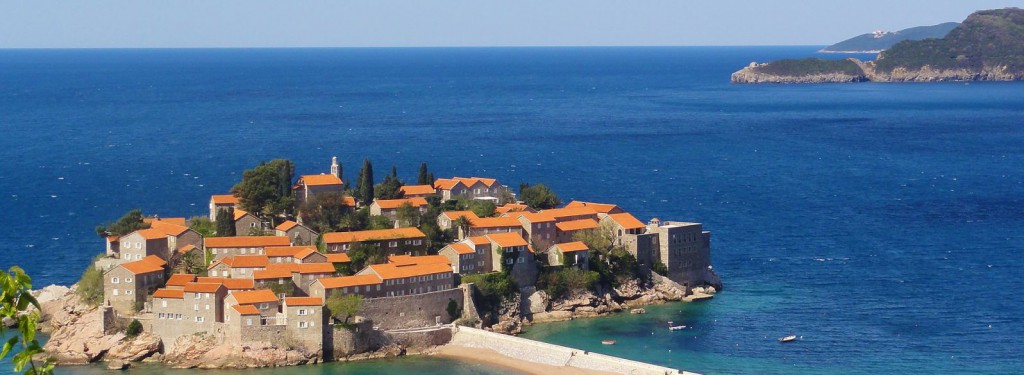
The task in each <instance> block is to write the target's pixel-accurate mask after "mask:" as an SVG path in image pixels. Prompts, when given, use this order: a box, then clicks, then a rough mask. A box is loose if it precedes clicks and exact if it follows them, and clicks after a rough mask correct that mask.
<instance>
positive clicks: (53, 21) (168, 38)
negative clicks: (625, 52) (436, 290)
mask: <svg viewBox="0 0 1024 375" xmlns="http://www.w3.org/2000/svg"><path fill="white" fill-rule="evenodd" d="M1008 6H1018V7H1024V0H1016V1H1010V0H1001V1H997V0H906V1H904V0H858V1H832V0H746V1H738V0H670V1H664V0H651V1H644V0H641V1H604V0H561V1H560V0H508V1H492V0H360V1H345V0H333V1H310V0H297V1H291V0H275V1H264V0H201V1H200V0H159V1H157V0H85V1H66V0H61V1H57V0H0V48H110V47H117V48H121V47H127V48H132V47H147V48H152V47H367V46H369V47H382V46H414V47H419V46H622V45H669V46H680V45H681V46H692V45H826V44H831V43H834V42H838V41H840V40H842V39H846V38H848V37H852V36H855V35H858V34H862V33H865V32H870V31H873V30H898V29H902V28H906V27H912V26H921V25H932V24H937V23H942V22H948V21H961V20H963V19H964V18H965V17H967V15H968V14H970V13H971V12H973V11H975V10H978V9H991V8H1004V7H1008Z"/></svg>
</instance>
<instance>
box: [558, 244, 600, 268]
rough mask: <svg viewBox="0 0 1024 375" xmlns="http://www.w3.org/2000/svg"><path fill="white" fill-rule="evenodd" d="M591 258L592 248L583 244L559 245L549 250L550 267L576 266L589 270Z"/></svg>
mask: <svg viewBox="0 0 1024 375" xmlns="http://www.w3.org/2000/svg"><path fill="white" fill-rule="evenodd" d="M589 256H590V248H589V247H587V244H585V243H583V242H579V241H575V242H567V243H559V244H555V245H554V246H551V248H549V249H548V265H550V266H563V265H564V266H574V267H579V268H580V269H583V270H589V269H590V264H589V262H588V260H589Z"/></svg>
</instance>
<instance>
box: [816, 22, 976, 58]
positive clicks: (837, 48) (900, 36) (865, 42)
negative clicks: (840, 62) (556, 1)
mask: <svg viewBox="0 0 1024 375" xmlns="http://www.w3.org/2000/svg"><path fill="white" fill-rule="evenodd" d="M958 25H960V24H959V23H956V22H947V23H943V24H938V25H935V26H919V27H911V28H909V29H904V30H900V31H896V32H882V31H876V32H874V33H870V34H864V35H860V36H856V37H853V38H850V39H847V40H844V41H842V42H839V43H836V44H833V45H831V46H828V47H825V48H823V49H822V50H821V51H818V52H827V53H828V52H839V53H851V52H858V53H878V52H881V51H884V50H887V49H889V47H892V46H893V45H895V44H896V43H899V42H902V41H904V40H924V39H938V38H942V37H945V36H946V34H949V32H950V31H952V30H953V29H954V28H956V27H957V26H958Z"/></svg>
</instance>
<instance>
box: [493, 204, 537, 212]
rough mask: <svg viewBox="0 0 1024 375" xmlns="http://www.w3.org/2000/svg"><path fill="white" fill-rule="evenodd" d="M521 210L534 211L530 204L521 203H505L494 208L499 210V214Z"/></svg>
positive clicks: (496, 210)
mask: <svg viewBox="0 0 1024 375" xmlns="http://www.w3.org/2000/svg"><path fill="white" fill-rule="evenodd" d="M521 211H527V212H529V211H532V209H531V208H530V206H527V205H525V204H521V203H505V204H504V205H503V206H501V207H498V208H495V209H494V212H497V213H499V214H504V213H509V212H521Z"/></svg>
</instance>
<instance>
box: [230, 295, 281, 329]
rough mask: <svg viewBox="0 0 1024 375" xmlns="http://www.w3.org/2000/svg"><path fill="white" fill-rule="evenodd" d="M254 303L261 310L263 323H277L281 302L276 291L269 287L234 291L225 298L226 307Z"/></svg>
mask: <svg viewBox="0 0 1024 375" xmlns="http://www.w3.org/2000/svg"><path fill="white" fill-rule="evenodd" d="M237 305H252V306H253V307H256V309H257V310H259V312H260V317H261V319H262V324H261V325H266V324H276V323H275V320H276V319H277V317H278V313H279V312H280V306H281V303H280V301H279V300H278V298H277V295H275V294H274V292H272V291H270V290H267V289H257V290H246V291H238V292H232V293H231V294H230V295H228V296H227V298H225V299H224V308H225V309H228V308H231V306H237Z"/></svg>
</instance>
